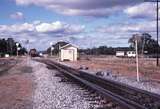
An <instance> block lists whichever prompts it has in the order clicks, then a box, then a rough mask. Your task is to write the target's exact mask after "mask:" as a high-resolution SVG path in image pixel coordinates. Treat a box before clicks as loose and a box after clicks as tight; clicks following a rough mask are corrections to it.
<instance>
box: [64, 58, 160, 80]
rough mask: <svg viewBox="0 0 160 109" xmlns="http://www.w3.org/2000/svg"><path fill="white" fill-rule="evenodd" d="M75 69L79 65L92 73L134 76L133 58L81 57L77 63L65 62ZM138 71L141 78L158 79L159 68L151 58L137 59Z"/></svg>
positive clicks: (134, 62)
mask: <svg viewBox="0 0 160 109" xmlns="http://www.w3.org/2000/svg"><path fill="white" fill-rule="evenodd" d="M66 63H67V64H71V65H73V66H74V67H76V68H79V67H80V66H81V65H84V66H88V67H89V69H90V70H92V71H99V70H101V71H107V70H110V71H112V73H115V74H117V73H118V74H121V75H124V76H136V61H135V58H117V57H115V56H82V57H81V59H80V60H79V61H77V62H66ZM139 71H140V74H141V76H143V77H148V78H154V79H160V67H157V66H156V60H155V59H152V58H139Z"/></svg>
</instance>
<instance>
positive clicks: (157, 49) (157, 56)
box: [144, 0, 160, 66]
mask: <svg viewBox="0 0 160 109" xmlns="http://www.w3.org/2000/svg"><path fill="white" fill-rule="evenodd" d="M144 1H145V2H156V22H157V25H156V27H157V47H156V65H157V66H159V41H158V39H159V38H158V36H159V22H158V21H159V19H158V18H159V2H160V0H144Z"/></svg>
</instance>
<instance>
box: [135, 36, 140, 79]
mask: <svg viewBox="0 0 160 109" xmlns="http://www.w3.org/2000/svg"><path fill="white" fill-rule="evenodd" d="M135 42H136V67H137V81H138V82H139V81H140V79H139V62H138V41H137V39H136V41H135Z"/></svg>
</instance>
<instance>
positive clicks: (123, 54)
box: [116, 51, 136, 58]
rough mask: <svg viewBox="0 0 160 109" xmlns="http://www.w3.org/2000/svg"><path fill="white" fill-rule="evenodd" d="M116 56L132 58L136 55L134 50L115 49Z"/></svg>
mask: <svg viewBox="0 0 160 109" xmlns="http://www.w3.org/2000/svg"><path fill="white" fill-rule="evenodd" d="M116 57H128V58H134V57H136V52H135V51H116Z"/></svg>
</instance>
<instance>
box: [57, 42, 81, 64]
mask: <svg viewBox="0 0 160 109" xmlns="http://www.w3.org/2000/svg"><path fill="white" fill-rule="evenodd" d="M77 58H78V47H76V46H74V45H72V44H66V45H64V46H62V47H60V60H61V61H77Z"/></svg>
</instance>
